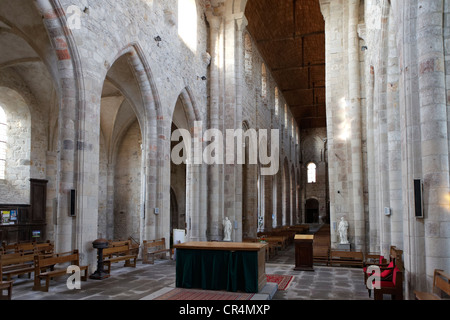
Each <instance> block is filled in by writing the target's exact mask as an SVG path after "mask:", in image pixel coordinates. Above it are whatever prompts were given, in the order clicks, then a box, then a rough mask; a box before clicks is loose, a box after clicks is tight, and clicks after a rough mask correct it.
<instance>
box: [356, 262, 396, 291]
mask: <svg viewBox="0 0 450 320" xmlns="http://www.w3.org/2000/svg"><path fill="white" fill-rule="evenodd" d="M371 266H378V267H380V272H381V274H380V277H381V279H380V280H381V281H389V280H391V279H392V272H393V271H394V268H395V262H394V260H392V261H391V262H390V263H389V265H387V266H386V264H385V260H384V257H383V256H380V259H379V263H378V264H372V265H371ZM384 266H386V267H384ZM369 267H370V266H366V267H364V268H363V271H364V283H365V284H366V287H367V279H368V278H369V277H370V276H371V275H373V274H374V273H375V272H374V271H373V272H372V273H371V274H369V273H368V272H367V270H368V268H369ZM367 291H368V292H369V297H371V296H372V290H370V289H369V288H368V287H367Z"/></svg>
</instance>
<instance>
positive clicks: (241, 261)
mask: <svg viewBox="0 0 450 320" xmlns="http://www.w3.org/2000/svg"><path fill="white" fill-rule="evenodd" d="M266 245H267V244H262V243H261V244H260V243H236V242H187V243H183V244H178V245H175V246H174V248H175V249H176V286H177V287H178V288H187V289H202V290H218V291H219V290H220V291H230V292H238V291H240V292H246V293H258V292H259V291H260V290H261V289H262V288H263V287H264V286H265V285H266V283H267V278H266V264H265V260H266V259H265V254H266V249H265V246H266Z"/></svg>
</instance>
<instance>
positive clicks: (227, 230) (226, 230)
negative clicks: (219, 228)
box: [223, 217, 232, 241]
mask: <svg viewBox="0 0 450 320" xmlns="http://www.w3.org/2000/svg"><path fill="white" fill-rule="evenodd" d="M231 229H232V225H231V221H230V219H228V217H226V218H225V221H224V223H223V234H224V238H223V241H231Z"/></svg>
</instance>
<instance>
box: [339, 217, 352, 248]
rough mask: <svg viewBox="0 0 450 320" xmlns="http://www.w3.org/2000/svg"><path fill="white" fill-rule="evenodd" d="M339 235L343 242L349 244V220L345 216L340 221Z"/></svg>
mask: <svg viewBox="0 0 450 320" xmlns="http://www.w3.org/2000/svg"><path fill="white" fill-rule="evenodd" d="M338 230H339V237H340V238H341V244H349V242H348V222H347V221H345V219H344V217H342V218H341V222H340V223H339V227H338Z"/></svg>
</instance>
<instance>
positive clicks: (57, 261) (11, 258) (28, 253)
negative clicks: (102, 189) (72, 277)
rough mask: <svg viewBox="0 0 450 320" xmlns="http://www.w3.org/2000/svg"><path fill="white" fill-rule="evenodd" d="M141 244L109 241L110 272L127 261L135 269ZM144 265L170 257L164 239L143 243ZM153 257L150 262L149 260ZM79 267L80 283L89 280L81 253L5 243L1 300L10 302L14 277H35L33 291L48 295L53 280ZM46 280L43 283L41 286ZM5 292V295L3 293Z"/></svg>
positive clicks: (106, 255) (47, 245) (44, 245)
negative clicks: (160, 257) (74, 267)
mask: <svg viewBox="0 0 450 320" xmlns="http://www.w3.org/2000/svg"><path fill="white" fill-rule="evenodd" d="M139 250H140V244H139V243H137V242H136V241H134V240H133V239H131V238H130V239H128V240H123V241H122V240H119V241H112V240H109V241H108V247H107V248H106V249H103V263H104V265H105V266H106V268H107V273H110V272H111V264H112V263H117V262H121V261H124V262H125V264H124V266H125V267H136V261H137V259H138V256H139ZM143 250H144V251H145V253H143V256H144V259H143V263H144V264H146V263H149V260H150V263H153V262H154V256H160V255H165V254H166V253H169V254H170V258H172V253H171V252H172V251H171V249H166V242H165V239H158V240H152V241H144V248H143ZM149 257H151V259H149ZM69 266H76V267H78V268H79V270H80V271H81V272H82V274H81V276H82V277H81V280H82V281H87V279H88V269H89V268H88V266H82V265H80V258H79V252H78V250H73V251H70V252H63V253H55V252H54V245H53V243H51V242H44V243H37V242H27V243H17V244H9V245H7V244H5V243H3V244H2V245H1V247H0V275H1V277H0V300H11V296H12V288H13V283H14V281H13V277H16V276H22V275H28V278H29V279H31V274H34V276H33V280H34V286H33V291H44V292H47V291H48V290H49V286H50V280H51V279H53V278H55V277H58V276H65V275H66V276H68V273H67V272H68V271H67V270H68V267H69ZM42 281H44V284H42ZM4 292H6V294H4Z"/></svg>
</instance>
